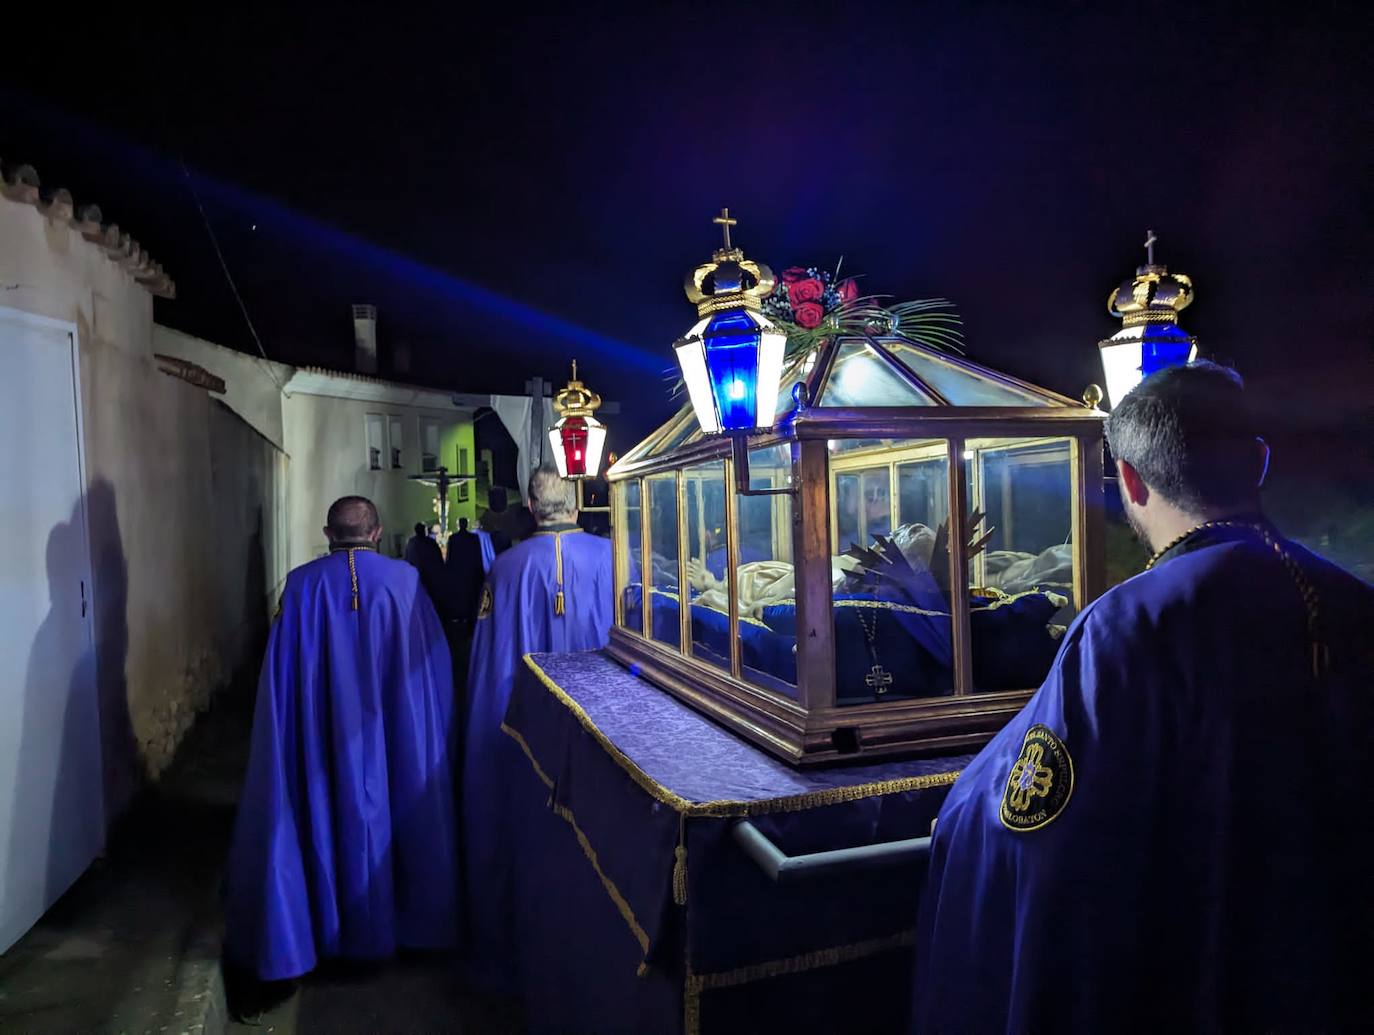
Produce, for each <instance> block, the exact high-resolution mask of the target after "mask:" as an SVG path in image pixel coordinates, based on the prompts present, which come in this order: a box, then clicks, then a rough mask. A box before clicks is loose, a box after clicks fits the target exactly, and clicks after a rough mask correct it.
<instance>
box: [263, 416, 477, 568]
mask: <svg viewBox="0 0 1374 1035" xmlns="http://www.w3.org/2000/svg"><path fill="white" fill-rule="evenodd" d="M283 410H284V417H283V423H284V428H285V440H286V443H287V450H288V452H289V453H290V454H291V476H290V487H289V489H288V495H289V497H290V500H291V509H290V542H291V566H292V567H295V566H296V565H298V564H304V563H306V562H307V561H311V560H314V559H315V558H316V557H318V556H320V555H321V554H323V553H324V552H325V551H326V550H327V549H328V546H327V543H326V541H325V537H324V532H323V529H324V522H325V515H326V513H327V512H328V510H329V505H330V504H331V503H333V502H334V500H336V499H338V498H339V497H340V496H348V495H358V496H366V497H367V498H368V499H370V500H372V501H373V502H374V503H375V504H376V505H377V509H378V511H379V512H380V514H381V517H382V524H383V525H384V526H385V528H386V533H385V536H384V538H383V543H382V547H383V552H384V553H389V554H394V546H393V542H394V540H393V536H394V535H395V534H397V533H403V534H404V535H405V536H406V537H407V538H409V536H410V534H411V532H412V526H413V525H414V524H415V522H417V521H423V522H425V524H426V525H429V524H431V523H432V522H433V521H434V520H435V516H434V509H433V503H432V501H433V499H434V489H433V488H432V487H431V486H427V485H423V484H421V483H419V482H415V481H411V480H410V478H409V476H410V475H412V474H416V473H418V472H419V470H420V468H419V462H418V458H419V456H420V441H419V435H420V432H419V418H420V417H425V418H431V419H435V420H437V421H439V422H440V425H441V428H442V429H443V431H444V432H450V431H451V430H452V429H453V428H455V427H457V426H458V425H460V424H462V423H466V422H470V420H471V415H470V414H469V413H468V412H467V411H466V410H459V409H456V408H449V409H437V408H429V407H420V406H406V405H399V404H397V403H394V402H383V401H374V400H363V399H339V398H334V397H330V396H322V395H306V394H302V393H295V394H293V395H291V396H290V397H289V398H288V399H287V400H286V404H285V406H284V408H283ZM369 413H376V414H383V415H388V416H391V415H395V416H399V417H401V421H402V428H403V431H404V435H403V441H402V452H403V457H404V461H405V467H404V469H401V470H391V469H389V468H384V469H383V470H380V471H373V470H370V469H369V467H368V459H367V423H366V420H367V415H368V414H369ZM445 462H447V460H446V461H445ZM450 495H452V493H450Z"/></svg>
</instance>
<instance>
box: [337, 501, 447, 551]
mask: <svg viewBox="0 0 1374 1035" xmlns="http://www.w3.org/2000/svg"><path fill="white" fill-rule="evenodd" d="M381 523H382V519H381V518H380V517H379V516H378V514H377V508H376V507H375V506H374V505H373V503H372V501H371V500H370V499H368V498H367V497H366V496H344V497H342V498H340V499H337V500H335V501H334V502H333V503H331V504H330V505H329V516H328V517H326V518H325V524H326V525H327V526H328V527H329V532H330V534H331V535H332V536H333V537H334V539H335V540H336V541H338V542H340V543H365V542H367V541H368V540H369V539H371V538H372V533H374V532H376V531H377V528H378V526H379V525H381ZM420 527H421V528H423V527H424V526H423V525H421V526H420Z"/></svg>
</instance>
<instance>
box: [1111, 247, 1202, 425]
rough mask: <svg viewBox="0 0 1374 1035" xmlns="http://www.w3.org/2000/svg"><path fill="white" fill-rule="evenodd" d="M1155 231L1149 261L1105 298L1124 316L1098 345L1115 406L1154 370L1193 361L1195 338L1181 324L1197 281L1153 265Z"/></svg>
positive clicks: (1147, 250) (1114, 312)
mask: <svg viewBox="0 0 1374 1035" xmlns="http://www.w3.org/2000/svg"><path fill="white" fill-rule="evenodd" d="M1157 241H1158V238H1157V237H1155V232H1154V231H1153V230H1151V231H1149V232H1148V233H1147V234H1146V235H1145V265H1144V266H1140V267H1137V269H1136V271H1135V279H1134V280H1128V281H1126V282H1125V283H1124V284H1122V285H1121V286H1120V287H1118V288H1116V290H1114V291H1113V292H1112V293H1111V294H1110V295H1109V296H1107V311H1108V312H1109V313H1111V314H1112V315H1113V316H1117V317H1120V318H1121V330H1119V331H1117V332H1116V333H1115V334H1113V335H1112V336H1111V337H1110V338H1108V339H1106V340H1105V341H1102V342H1099V343H1098V348H1099V349H1100V350H1101V352H1102V373H1103V375H1104V376H1105V377H1106V380H1107V398H1108V400H1109V401H1110V402H1111V404H1112V405H1113V406H1115V405H1116V404H1117V403H1119V402H1121V400H1122V398H1124V397H1125V395H1126V393H1127V392H1129V391H1130V390H1131V389H1132V388H1134V387H1135V386H1136V385H1138V384H1140V382H1141V381H1142V380H1144V379H1145V378H1147V377H1149V376H1150V375H1151V374H1153V373H1154V372H1155V371H1156V370H1162V369H1163V368H1164V367H1169V366H1176V365H1178V364H1182V363H1188V362H1191V361H1192V359H1193V358H1194V357H1195V356H1196V355H1197V339H1196V338H1194V337H1193V336H1192V335H1190V334H1188V333H1186V332H1185V331H1184V330H1183V329H1182V328H1181V327H1179V325H1178V314H1179V312H1180V311H1181V310H1183V309H1185V308H1186V307H1187V306H1188V305H1189V304H1190V303H1191V302H1192V301H1193V282H1192V281H1191V280H1190V279H1189V278H1188V277H1186V276H1185V275H1184V274H1182V273H1170V272H1169V270H1168V268H1167V267H1165V266H1161V265H1157V264H1156V263H1155V243H1156V242H1157Z"/></svg>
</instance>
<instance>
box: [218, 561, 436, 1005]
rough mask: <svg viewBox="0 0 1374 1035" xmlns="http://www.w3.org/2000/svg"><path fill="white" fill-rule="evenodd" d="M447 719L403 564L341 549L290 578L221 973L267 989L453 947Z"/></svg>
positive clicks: (268, 673) (247, 796)
mask: <svg viewBox="0 0 1374 1035" xmlns="http://www.w3.org/2000/svg"><path fill="white" fill-rule="evenodd" d="M350 565H351V567H350ZM355 573H356V581H355V579H354V574H355ZM355 587H356V588H355ZM355 601H356V610H355ZM453 718H454V716H453V676H452V668H451V663H450V661H449V652H448V646H447V644H446V642H445V640H444V634H443V630H442V628H441V627H440V625H439V619H438V617H437V616H436V614H435V612H434V607H433V606H432V605H431V604H430V602H429V600H428V598H427V597H426V596H425V594H424V592H422V591H421V589H420V579H419V576H418V574H417V573H416V571H415V569H414V568H412V567H411V566H410V565H408V564H405V563H403V562H401V561H393V560H389V559H387V558H385V557H379V556H378V555H377V554H375V553H373V552H372V551H370V550H353V551H339V552H336V553H333V554H330V555H329V556H328V557H323V558H320V559H319V560H317V561H313V562H312V563H310V564H306V565H303V566H302V567H300V568H297V569H296V570H295V571H293V572H291V574H290V576H289V577H288V578H287V583H286V591H285V593H284V595H283V597H282V604H281V610H280V613H279V615H278V618H277V620H276V622H275V623H274V624H273V626H272V635H271V639H270V641H269V643H268V647H267V657H266V659H265V660H264V662H263V666H262V675H261V678H260V680H259V684H258V697H257V707H256V712H255V714H254V720H253V740H252V750H251V756H250V759H249V764H248V774H247V779H246V781H245V784H244V789H243V795H242V797H241V799H240V803H239V810H238V818H237V821H236V823H235V827H234V835H233V842H232V844H231V847H230V854H229V868H228V879H227V892H228V898H227V903H226V937H225V954H226V957H227V959H228V960H229V962H230V963H232V964H235V965H237V966H239V967H241V968H243V969H245V970H247V971H250V972H251V973H252V974H254V975H255V976H256V977H258V978H259V979H261V980H265V981H274V980H281V979H285V978H291V977H296V976H298V975H300V974H304V973H305V972H307V971H309V970H311V969H313V968H314V966H315V965H316V963H317V962H318V961H319V960H321V959H327V958H332V957H344V958H349V959H379V958H384V957H386V956H389V955H391V954H392V953H394V952H395V951H396V949H397V947H398V946H405V947H410V948H433V949H439V948H451V947H453V946H454V945H456V943H457V928H458V901H457V898H458V886H459V881H458V873H457V866H458V853H457V813H456V808H455V801H454V784H453V771H452V768H451V762H450V750H451V748H450V737H451V736H452V734H453V732H454V731H453V728H452V726H453Z"/></svg>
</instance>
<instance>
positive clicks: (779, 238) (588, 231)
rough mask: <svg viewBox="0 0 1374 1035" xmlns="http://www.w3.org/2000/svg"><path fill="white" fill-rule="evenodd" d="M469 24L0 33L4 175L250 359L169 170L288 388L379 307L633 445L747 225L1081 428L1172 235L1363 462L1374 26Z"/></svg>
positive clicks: (357, 17) (164, 21)
mask: <svg viewBox="0 0 1374 1035" xmlns="http://www.w3.org/2000/svg"><path fill="white" fill-rule="evenodd" d="M184 6H187V7H189V6H193V5H184ZM195 6H201V5H195ZM483 6H484V7H485V8H486V13H483V14H480V15H478V14H474V13H470V9H472V8H475V7H476V5H459V4H452V5H447V6H446V7H445V8H443V9H441V10H436V11H434V12H430V13H428V14H420V13H414V12H409V11H408V8H406V7H405V6H404V5H392V7H387V6H385V5H370V6H368V7H367V8H358V9H356V10H350V9H346V8H344V7H342V6H335V7H332V8H330V9H329V11H328V13H325V12H321V13H316V14H313V15H312V14H308V13H287V12H284V11H282V10H279V9H269V8H254V7H251V6H250V7H244V6H242V5H220V6H218V7H215V8H213V9H208V10H207V9H201V10H195V11H189V10H184V9H183V10H179V11H175V12H171V13H167V12H164V13H157V12H155V11H153V10H152V9H147V8H139V11H140V12H141V13H140V14H138V15H137V17H138V18H139V20H138V21H137V22H128V21H126V22H124V23H123V24H122V26H114V25H95V24H92V23H88V22H85V21H83V22H81V23H80V24H73V25H70V26H59V25H57V24H55V23H53V22H51V21H49V22H48V23H46V28H44V27H42V26H35V27H33V29H32V30H29V31H28V32H27V33H26V34H22V35H21V34H20V33H18V32H9V33H7V36H8V40H9V41H8V42H7V45H6V55H5V66H4V69H3V76H0V81H3V82H4V83H5V84H6V85H5V87H4V91H3V93H0V159H3V160H4V161H5V163H6V164H7V165H8V164H10V163H13V162H16V161H29V162H32V163H33V164H34V165H35V166H37V168H38V170H39V172H40V174H41V175H42V177H43V181H44V186H45V187H57V186H67V187H69V188H71V189H72V190H73V192H74V193H75V194H76V196H77V201H78V203H81V202H83V201H87V200H94V201H97V202H98V203H100V204H101V205H102V207H103V209H104V212H105V216H106V218H107V220H108V219H114V220H116V221H118V222H119V223H120V225H121V226H122V227H124V228H125V229H127V230H129V231H131V232H132V233H133V234H134V236H136V237H137V238H138V239H139V240H140V242H142V243H143V245H144V246H145V247H146V248H147V249H148V250H149V251H150V252H151V253H152V254H153V256H154V257H155V258H157V259H159V260H160V261H161V262H162V263H163V264H164V266H166V267H167V269H168V271H169V272H170V273H171V274H172V275H173V276H174V277H175V279H176V280H177V283H178V287H179V291H180V296H179V298H178V299H177V300H176V301H175V302H172V303H161V302H160V303H159V304H158V314H157V315H158V319H159V320H160V321H161V322H163V323H167V324H171V325H173V326H176V327H181V328H184V329H186V330H189V331H192V332H194V333H197V334H200V335H202V336H204V337H207V338H210V339H212V340H215V341H218V342H221V343H224V344H229V345H233V346H236V347H241V348H251V347H252V345H251V339H250V338H249V336H248V333H247V330H246V328H245V325H244V321H243V319H242V317H241V316H240V315H239V313H238V310H237V308H236V306H235V304H234V302H233V299H232V296H231V295H230V292H229V289H228V287H227V286H226V283H225V280H224V277H223V275H222V274H221V272H220V269H219V266H218V262H217V260H216V258H215V256H214V252H213V250H212V249H211V247H210V242H209V238H208V236H207V234H206V231H205V228H204V227H203V225H202V224H201V222H200V216H199V213H198V212H197V210H196V207H195V203H194V201H193V200H192V195H191V193H190V191H189V190H188V185H187V181H186V179H185V178H184V177H183V175H182V172H181V169H180V165H179V163H178V156H184V158H185V161H186V163H187V165H188V166H189V168H190V169H191V170H192V179H193V182H194V183H195V185H196V188H197V191H198V192H199V193H200V196H201V200H202V202H203V203H204V206H205V209H206V211H207V213H208V215H209V218H210V220H211V222H212V223H213V225H214V228H215V231H216V232H217V234H218V235H219V237H220V241H221V244H222V246H223V248H224V252H225V255H226V258H227V260H228V263H229V266H230V269H231V271H232V272H233V274H234V276H235V277H236V278H237V280H238V283H239V286H240V289H241V291H242V294H243V297H244V300H245V302H246V304H247V307H248V310H249V313H250V314H251V316H252V318H253V320H254V321H255V322H256V324H257V326H258V329H259V331H260V333H261V336H262V339H263V341H264V343H265V345H266V348H267V350H268V352H269V354H270V355H272V356H273V358H279V359H282V360H285V361H290V362H300V361H305V362H321V363H327V364H330V365H346V364H347V363H348V362H349V361H350V357H351V337H350V334H351V328H350V324H349V322H348V310H347V306H348V304H349V303H350V302H355V301H371V302H375V303H376V304H377V305H378V307H379V309H380V320H379V324H380V336H381V339H382V348H383V351H384V352H386V351H387V350H389V349H395V348H396V347H397V346H399V345H402V344H404V345H407V346H408V347H409V348H410V350H411V352H412V353H413V355H414V357H415V359H414V363H415V367H416V370H417V376H418V377H421V378H423V379H426V380H430V381H435V382H438V383H443V384H446V385H448V386H451V387H453V388H455V389H459V390H470V391H485V390H504V391H512V390H517V391H518V390H519V389H520V387H521V384H522V382H523V381H524V379H525V378H526V377H528V376H530V375H532V374H536V373H538V374H543V375H544V376H546V377H549V378H551V379H558V380H560V382H561V380H562V378H563V376H564V374H565V371H566V362H567V360H568V359H569V358H571V357H572V356H574V355H575V356H576V357H577V358H578V359H579V361H580V364H581V367H582V371H583V373H584V374H585V376H586V379H587V380H588V381H589V382H590V383H591V384H592V385H593V387H596V388H598V389H600V390H601V391H602V393H603V394H604V395H606V396H607V397H610V398H616V399H619V400H621V401H622V402H624V403H625V404H626V405H627V407H628V410H627V413H626V415H625V417H624V419H623V421H622V426H621V428H620V429H619V431H620V433H619V434H617V435H616V436H615V439H618V440H619V441H615V439H613V442H614V445H615V446H617V447H618V448H621V449H623V448H625V447H626V446H627V445H628V444H629V441H628V439H629V437H630V436H629V435H626V434H625V432H626V430H633V431H634V432H635V433H638V432H640V431H642V430H644V429H646V428H647V427H648V426H650V425H651V424H652V423H654V422H655V421H656V420H657V419H660V418H661V417H663V416H664V415H666V413H667V412H668V410H669V408H670V404H669V402H668V400H667V398H666V391H665V388H664V386H663V384H662V382H661V381H660V379H659V377H658V374H657V371H660V370H662V369H665V368H667V367H668V366H669V365H670V364H671V352H670V351H669V347H670V344H671V342H672V340H673V339H674V338H675V337H676V336H677V335H678V334H680V333H681V332H682V331H684V330H685V329H686V328H687V327H688V326H690V324H691V323H692V322H693V320H694V310H693V309H692V308H691V307H690V306H689V305H688V303H687V302H686V300H685V299H684V298H683V296H682V293H681V279H682V276H683V274H684V273H685V272H686V271H687V270H689V269H690V268H691V267H692V266H694V265H696V264H697V263H698V262H701V261H703V260H705V259H706V258H707V257H708V254H709V252H710V251H711V249H712V248H713V247H714V246H715V244H716V242H717V240H718V237H717V231H716V229H715V228H714V227H713V226H712V225H711V223H710V217H711V216H712V215H713V214H714V213H715V212H716V211H717V210H719V208H720V207H721V206H722V205H728V206H729V207H730V209H731V212H732V214H734V215H736V216H737V217H738V218H739V220H740V224H739V227H738V229H737V232H736V239H737V241H738V242H739V243H741V244H742V245H743V247H744V248H745V250H746V251H747V252H748V253H749V254H750V255H751V256H752V257H755V258H758V259H760V260H762V261H765V262H768V263H770V264H772V265H773V266H774V268H775V269H776V268H781V267H784V266H788V265H792V264H798V263H800V264H813V263H814V264H821V265H833V263H834V262H835V261H836V260H837V259H839V258H840V256H843V257H844V262H845V268H846V269H847V270H850V271H854V272H862V273H864V274H866V275H867V278H866V286H867V288H868V289H869V290H871V291H877V292H884V293H890V294H892V295H894V296H896V297H898V298H911V297H926V296H933V295H940V296H946V297H949V298H951V299H953V300H954V301H955V302H956V304H957V305H958V308H959V311H960V312H961V314H962V316H963V318H964V321H965V332H966V335H967V340H968V351H969V354H970V356H971V357H972V358H974V359H976V360H979V361H982V362H986V363H988V364H990V365H993V366H997V367H1001V368H1003V369H1006V370H1008V371H1011V372H1013V373H1016V374H1018V375H1021V376H1024V377H1027V378H1029V379H1031V380H1034V381H1037V382H1040V383H1042V384H1045V385H1047V386H1049V387H1052V388H1055V389H1058V390H1060V391H1063V392H1065V393H1066V394H1070V395H1073V396H1077V395H1078V394H1079V392H1080V391H1081V389H1082V387H1083V386H1084V385H1085V384H1086V383H1087V382H1089V381H1100V380H1101V373H1100V368H1099V367H1098V364H1097V350H1096V348H1095V344H1096V342H1097V341H1098V340H1099V339H1100V338H1102V337H1105V336H1107V335H1109V334H1110V333H1112V332H1113V330H1115V329H1116V328H1117V327H1118V326H1119V325H1118V324H1117V323H1116V322H1115V321H1113V320H1112V319H1111V318H1110V317H1109V316H1108V315H1107V312H1106V309H1105V300H1106V298H1107V294H1108V291H1109V289H1111V288H1112V287H1114V286H1115V285H1116V284H1117V283H1118V282H1119V281H1121V280H1122V279H1124V278H1126V277H1127V276H1128V275H1129V274H1130V273H1131V272H1132V270H1133V267H1134V266H1135V265H1136V264H1137V263H1139V262H1141V261H1143V258H1142V254H1143V253H1142V250H1141V247H1140V243H1141V241H1142V240H1143V238H1144V236H1145V231H1146V229H1147V228H1153V229H1154V230H1155V231H1156V233H1157V234H1158V236H1159V239H1160V244H1159V249H1158V255H1159V258H1160V261H1163V262H1165V263H1167V264H1168V265H1169V266H1170V267H1171V268H1173V269H1176V270H1179V271H1182V272H1186V273H1188V274H1190V275H1191V276H1192V277H1193V279H1194V283H1195V285H1196V289H1197V296H1196V302H1195V304H1194V305H1193V307H1192V308H1191V309H1189V310H1188V311H1187V312H1186V313H1185V315H1184V320H1183V323H1184V326H1185V327H1186V328H1187V329H1188V330H1189V331H1191V332H1192V333H1195V334H1197V335H1199V336H1200V338H1201V341H1202V344H1203V347H1204V349H1205V350H1210V351H1211V352H1212V353H1214V354H1216V355H1218V356H1220V357H1223V358H1229V359H1231V360H1232V361H1234V363H1235V364H1236V365H1237V366H1238V367H1239V368H1240V369H1241V370H1242V372H1243V373H1245V374H1247V376H1248V377H1249V378H1250V379H1251V381H1252V383H1253V384H1254V385H1256V386H1257V387H1258V388H1259V389H1260V391H1261V393H1262V394H1264V397H1265V398H1266V399H1268V400H1281V401H1282V403H1283V412H1282V417H1281V420H1280V423H1282V424H1283V425H1284V429H1285V430H1284V431H1283V432H1282V434H1291V435H1292V436H1298V435H1299V433H1300V432H1301V431H1302V430H1303V429H1304V428H1306V429H1307V430H1309V431H1312V430H1317V431H1321V432H1323V433H1325V432H1326V431H1327V430H1328V429H1329V428H1331V427H1336V426H1339V427H1342V428H1344V429H1346V431H1347V433H1350V432H1352V431H1356V432H1357V434H1356V438H1357V441H1356V442H1355V446H1354V449H1353V452H1354V453H1358V454H1360V455H1361V456H1363V457H1365V458H1368V456H1369V452H1370V448H1371V447H1370V437H1371V428H1374V423H1372V422H1371V420H1370V417H1371V414H1372V413H1374V409H1372V408H1371V403H1370V399H1371V393H1374V360H1372V359H1371V354H1372V353H1371V342H1372V341H1374V337H1372V335H1374V304H1372V303H1371V290H1370V285H1371V284H1372V283H1374V259H1371V245H1372V244H1374V232H1372V231H1374V204H1371V196H1370V182H1371V172H1374V167H1372V166H1374V163H1371V144H1370V141H1371V139H1374V122H1371V118H1370V112H1371V108H1374V89H1371V86H1372V85H1374V79H1372V77H1371V73H1370V65H1371V62H1372V61H1374V57H1371V55H1374V32H1371V20H1370V16H1369V15H1368V14H1366V13H1364V12H1363V10H1362V9H1361V7H1360V6H1357V5H1354V4H1350V5H1337V4H1330V3H1321V2H1309V3H1302V4H1292V5H1289V6H1287V7H1285V8H1282V9H1277V8H1276V9H1275V10H1274V11H1273V12H1272V13H1264V12H1263V9H1262V7H1261V5H1253V4H1252V5H1246V6H1243V7H1242V6H1239V5H1237V6H1235V7H1234V8H1233V9H1232V10H1231V11H1230V12H1229V13H1227V12H1224V11H1221V10H1209V11H1202V10H1198V9H1195V5H1188V4H1177V3H1175V4H1171V5H1168V6H1164V5H1160V6H1158V7H1150V6H1149V5H1139V4H1136V5H1131V6H1130V7H1125V6H1123V7H1120V8H1119V9H1113V10H1105V9H1104V7H1105V6H1107V5H1096V4H1091V5H1090V4H1076V5H1062V6H1059V7H1050V6H1047V5H1040V4H1024V3H1017V4H1007V5H974V4H950V5H937V6H931V5H916V4H910V5H893V6H891V7H873V8H863V7H861V6H858V5H841V4H832V5H826V6H825V7H824V8H823V9H822V8H819V7H817V8H815V9H812V8H810V7H807V6H806V5H802V4H793V5H778V6H761V5H748V4H742V3H741V4H736V5H724V6H721V5H693V6H690V7H689V6H675V7H670V8H667V7H665V8H664V9H663V10H661V11H657V12H645V11H642V10H641V11H639V12H637V13H636V14H634V15H633V16H625V17H622V16H619V15H616V14H614V13H611V9H610V8H598V7H597V6H596V5H582V6H578V7H574V5H569V6H568V7H566V8H565V9H564V10H566V11H567V12H568V13H562V14H558V15H554V16H548V17H545V16H533V15H529V14H527V13H520V12H524V11H525V10H526V8H525V5H519V4H504V5H501V4H498V5H483ZM641 6H643V5H641ZM507 11H509V12H511V13H509V14H506V13H504V12H507ZM598 11H600V12H602V13H598ZM392 12H394V13H392ZM119 13H120V16H121V18H125V19H128V18H133V17H135V15H134V13H133V11H132V9H123V10H121V11H120V12H119ZM22 39H27V40H29V41H30V42H29V44H27V45H23V46H21V45H20V41H21V40H22ZM29 61H32V67H28V66H27V64H26V62H29ZM254 226H256V230H254V229H252V228H253V227H254ZM1294 440H1295V441H1297V438H1296V437H1295V439H1294Z"/></svg>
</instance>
